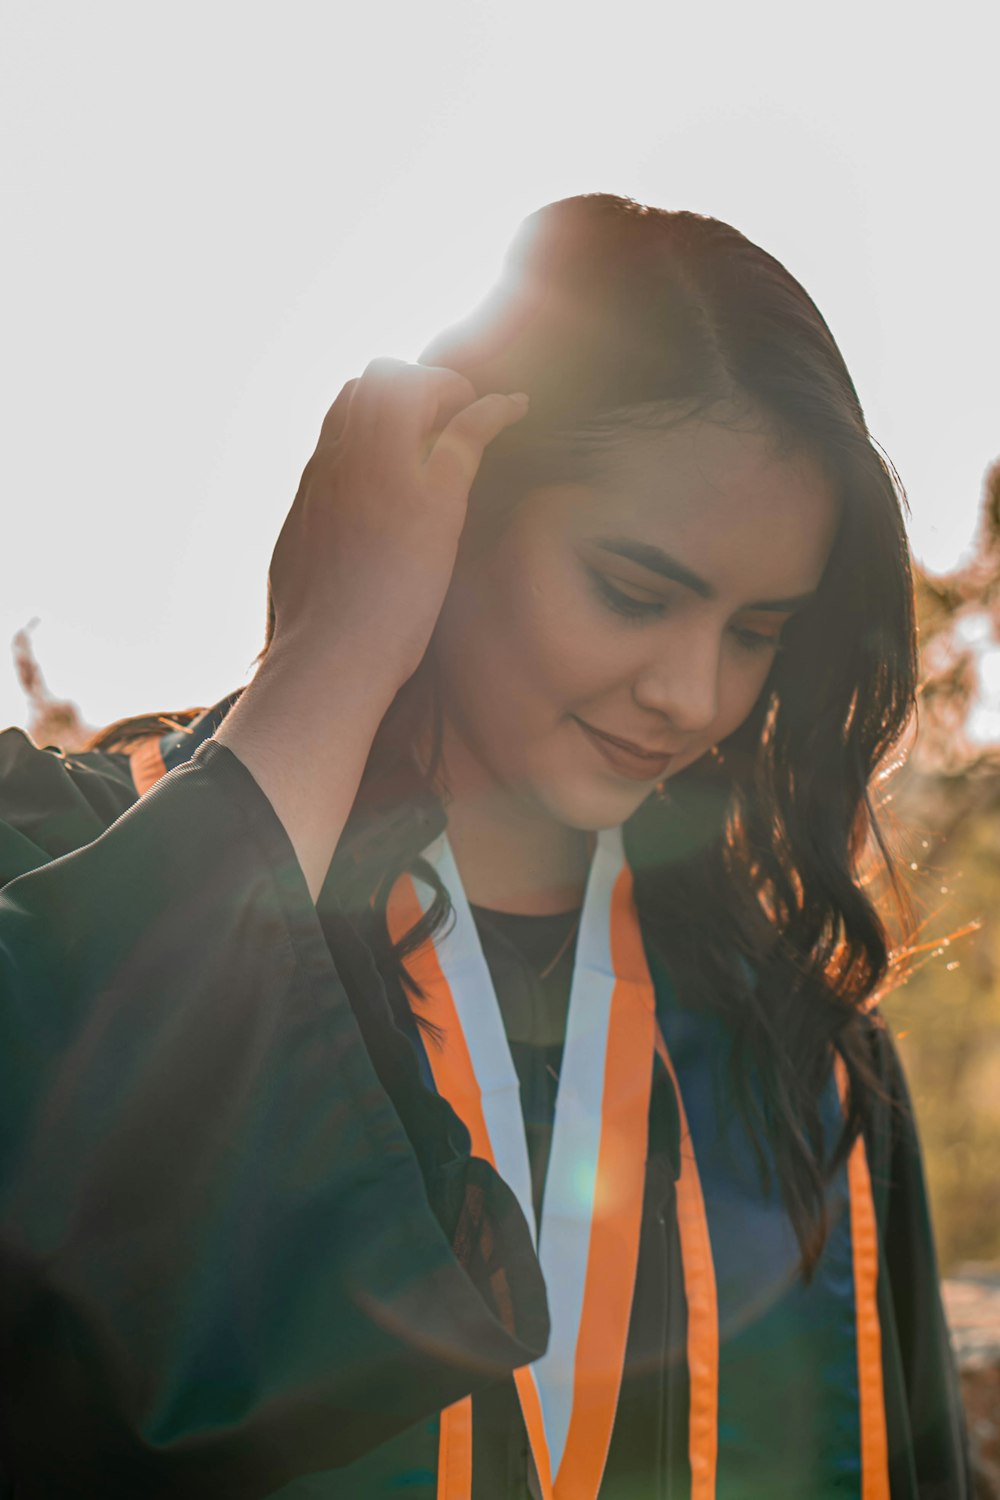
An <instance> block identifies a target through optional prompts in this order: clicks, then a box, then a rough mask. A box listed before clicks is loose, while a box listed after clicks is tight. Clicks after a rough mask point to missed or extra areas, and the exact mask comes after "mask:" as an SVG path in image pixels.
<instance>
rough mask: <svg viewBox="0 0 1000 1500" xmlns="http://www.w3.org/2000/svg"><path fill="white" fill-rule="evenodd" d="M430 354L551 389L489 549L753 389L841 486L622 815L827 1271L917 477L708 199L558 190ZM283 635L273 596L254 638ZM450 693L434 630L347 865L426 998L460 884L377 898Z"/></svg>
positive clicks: (909, 615)
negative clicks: (704, 737)
mask: <svg viewBox="0 0 1000 1500" xmlns="http://www.w3.org/2000/svg"><path fill="white" fill-rule="evenodd" d="M421 360H422V362H423V363H425V364H432V365H445V366H448V367H450V368H452V369H455V370H458V371H460V372H461V373H462V374H464V375H465V376H466V377H467V378H468V379H469V380H470V381H471V383H472V384H473V386H474V387H475V388H476V390H477V392H478V393H479V394H481V395H482V394H485V393H487V392H489V391H493V390H517V389H523V390H526V391H528V392H529V393H530V395H531V408H530V412H529V414H528V416H526V417H525V418H524V419H523V420H522V421H521V422H519V423H517V424H516V425H515V426H514V427H512V428H510V429H508V430H507V431H505V432H504V433H503V434H501V436H500V437H499V438H498V439H496V440H495V442H494V443H492V444H491V445H490V447H489V448H488V449H487V452H486V454H485V456H484V460H483V463H482V466H481V469H480V472H479V474H478V476H477V478H476V481H475V484H474V485H473V488H472V493H471V495H470V506H469V522H468V524H469V526H470V527H471V528H474V529H476V530H477V531H478V533H479V537H480V540H481V542H482V544H483V545H488V542H489V537H490V535H491V534H495V532H496V531H498V530H501V529H502V527H503V525H504V521H505V519H506V517H507V515H508V514H509V513H510V511H511V510H512V509H513V507H514V506H515V505H516V504H517V503H518V502H519V501H520V499H521V498H522V497H523V496H524V495H525V494H526V493H527V492H528V491H530V490H531V489H532V488H533V487H536V486H538V485H541V484H545V483H552V482H554V481H557V480H571V479H572V480H584V481H585V480H587V479H588V478H592V477H594V476H596V475H597V474H598V473H599V470H600V465H601V462H602V459H603V457H604V456H605V455H606V453H607V450H608V447H609V445H610V444H612V443H615V442H619V441H621V440H622V439H623V438H625V439H626V440H627V437H628V434H629V432H630V431H635V430H638V429H648V428H649V427H650V426H654V427H655V426H656V425H658V424H663V423H664V422H669V421H677V420H684V419H685V418H688V417H691V416H694V415H700V416H702V417H706V418H708V419H709V420H725V419H726V418H725V413H726V412H727V411H729V412H731V411H732V409H733V408H734V407H737V408H739V407H743V408H745V409H748V410H750V411H751V412H752V413H754V414H755V415H756V416H757V417H758V418H763V420H764V421H765V423H766V425H767V427H768V428H769V429H770V430H771V431H772V432H773V433H774V435H775V437H776V438H777V439H778V441H779V442H780V443H781V444H782V445H783V447H784V448H786V449H787V450H788V451H796V452H804V453H807V454H809V455H810V456H811V457H812V458H813V459H814V460H816V461H818V463H819V464H820V465H821V467H822V469H823V472H824V474H825V475H826V477H827V480H828V482H829V483H830V484H831V485H832V487H833V489H834V491H835V493H836V495H837V498H838V501H839V507H840V520H839V527H838V531H837V535H836V538H835V541H834V545H833V549H832V554H831V556H830V559H829V562H828V565H827V568H826V570H825V573H824V576H823V580H822V583H821V585H820V588H819V591H818V594H817V596H816V598H815V600H814V601H813V602H812V603H810V605H809V606H808V607H807V608H806V609H804V610H803V611H802V612H801V613H800V614H799V615H797V616H796V617H795V618H794V619H793V620H792V621H791V622H790V623H789V625H788V626H787V627H786V631H785V635H784V639H783V649H782V650H781V651H780V652H779V653H778V655H777V657H776V659H775V662H774V665H773V668H772V670H771V673H770V675H769V677H768V680H767V683H766V685H765V687H764V690H763V692H762V694H761V696H760V698H759V700H758V702H757V704H756V706H755V708H754V710H753V712H752V713H751V715H750V716H749V718H748V719H747V720H746V721H745V722H744V723H743V724H742V725H741V727H740V728H739V729H738V730H737V731H736V732H735V733H734V734H733V735H732V736H731V737H730V738H729V739H728V740H727V741H726V742H725V743H723V744H721V745H719V746H717V747H716V748H715V750H714V751H713V753H712V754H711V755H709V756H706V757H704V758H703V759H702V760H701V761H700V762H698V763H697V764H696V765H694V766H691V767H689V768H687V769H686V770H685V771H684V772H682V773H680V774H679V775H678V776H676V777H675V778H674V779H672V780H671V781H670V782H669V783H667V785H666V786H665V788H664V789H663V793H662V794H661V795H656V796H653V797H651V798H650V799H648V800H647V802H645V803H644V804H643V806H642V807H641V808H640V809H639V810H638V811H637V812H636V813H635V814H634V816H633V817H632V818H631V819H630V820H629V823H628V825H627V826H626V830H625V834H626V848H627V850H628V854H629V859H630V863H631V865H632V868H633V871H634V874H635V889H636V900H637V904H638V907H639V911H640V914H641V917H642V920H643V927H644V931H645V933H646V935H647V938H648V941H649V942H650V944H651V945H652V946H653V947H654V948H655V950H656V952H657V953H658V954H659V956H660V957H661V958H662V960H663V962H664V964H665V965H666V967H667V969H668V971H669V973H670V975H671V977H672V980H673V983H674V985H675V987H676V989H677V992H678V994H679V996H680V997H681V999H682V1001H683V1003H685V1004H688V1005H697V1006H701V1007H707V1008H710V1009H712V1010H714V1011H716V1012H718V1013H720V1014H721V1015H722V1016H724V1017H725V1018H726V1020H727V1022H728V1026H729V1029H730V1030H731V1033H732V1034H733V1036H734V1038H735V1043H736V1045H735V1048H734V1051H733V1071H732V1082H733V1087H734V1090H735V1096H736V1100H737V1103H738V1106H739V1109H740V1111H741V1113H742V1115H743V1117H744V1119H745V1122H746V1124H747V1126H748V1127H749V1129H750V1132H751V1136H752V1139H753V1140H754V1142H755V1143H756V1145H757V1151H758V1161H759V1164H760V1167H761V1170H762V1172H763V1173H764V1174H765V1175H766V1174H767V1173H768V1171H769V1170H770V1167H769V1165H768V1161H769V1153H768V1150H767V1149H766V1148H768V1147H769V1148H770V1161H771V1162H772V1163H773V1168H774V1170H775V1172H776V1174H777V1178H778V1181H779V1184H780V1188H781V1192H782V1194H783V1198H784V1202H785V1204H786V1207H787V1210H788V1213H789V1216H790V1218H791V1221H792V1223H793V1225H794V1228H795V1232H796V1234H797V1237H798V1240H799V1244H800V1247H801V1252H802V1263H803V1268H804V1272H805V1274H806V1276H808V1275H809V1274H811V1271H812V1269H813V1268H814V1266H815V1264H816V1260H817V1258H818V1256H819V1253H820V1251H821V1249H822V1245H823V1242H824V1239H825V1235H826V1230H827V1220H826V1212H825V1199H826V1184H827V1181H828V1180H829V1176H830V1173H831V1172H832V1171H833V1170H834V1168H835V1167H836V1166H837V1165H838V1164H839V1163H840V1162H841V1161H843V1159H844V1158H845V1156H846V1154H847V1152H848V1151H849V1149H850V1146H851V1145H852V1143H853V1141H854V1140H855V1138H856V1137H857V1134H858V1132H859V1131H860V1130H861V1129H863V1128H864V1127H865V1126H866V1125H867V1124H868V1123H869V1121H870V1118H871V1114H872V1111H873V1109H874V1107H875V1103H876V1096H877V1093H878V1082H877V1076H876V1072H875V1069H874V1066H873V1063H872V1060H871V1059H872V1052H871V1038H870V1031H871V1028H872V1024H873V1022H872V1016H871V1014H870V1007H871V1001H872V997H873V996H874V995H875V994H876V992H877V991H878V989H879V987H880V985H881V984H882V983H883V981H884V980H885V977H886V975H887V973H888V971H889V968H890V941H889V937H888V933H887V926H886V922H885V920H884V918H883V915H882V914H881V913H880V910H879V907H878V905H877V903H876V900H875V896H874V891H875V888H876V886H878V888H879V889H881V890H882V891H883V893H886V892H889V893H892V892H895V894H896V896H897V897H899V898H900V899H901V891H900V885H899V881H898V878H897V876H896V873H895V870H894V868H893V863H892V859H891V855H890V852H889V850H888V848H887V846H886V842H885V839H884V838H883V835H882V834H881V832H880V830H879V825H878V822H877V819H876V812H875V808H874V807H873V801H872V797H871V795H870V788H871V787H872V785H873V782H874V780H875V778H876V773H877V772H878V771H879V769H880V767H882V766H883V765H884V763H885V761H886V758H887V755H888V753H889V752H890V751H891V749H892V748H893V746H894V745H895V744H896V743H897V741H898V740H899V738H900V736H901V734H902V732H903V730H904V728H905V726H906V724H907V722H908V720H909V718H910V715H911V712H912V709H913V704H914V697H915V689H916V648H915V627H914V616H913V590H912V578H911V572H910V565H909V555H908V549H907V545H906V538H905V531H904V525H903V509H904V504H905V502H904V498H903V494H902V488H901V486H900V483H899V480H898V477H897V475H896V473H895V470H894V469H893V467H892V465H891V463H890V462H889V461H888V459H887V458H886V457H885V456H884V455H883V453H882V452H881V450H880V449H879V448H878V447H877V445H876V444H875V442H874V441H873V439H872V437H871V435H870V433H869V431H868V428H867V425H866V422H865V418H864V414H863V412H862V409H861V405H860V402H859V400H858V395H857V392H856V390H855V388H854V385H853V382H852V380H851V377H850V375H849V373H848V371H847V367H846V365H845V363H844V360H843V357H842V356H841V353H840V351H839V349H838V348H837V345H836V343H835V342H834V339H833V336H832V334H831V333H830V330H829V328H828V327H827V325H826V323H825V321H824V319H823V318H822V316H821V315H820V313H819V311H818V310H817V308H816V306H815V305H814V303H813V302H812V300H811V299H810V297H809V296H808V295H807V293H806V292H805V291H804V289H803V288H802V287H801V286H800V285H799V283H798V282H797V281H796V280H795V279H794V277H792V276H791V275H790V274H789V272H788V271H787V270H786V269H785V268H784V267H783V266H782V265H781V264H780V263H779V262H778V261H777V260H775V259H774V257H773V256H771V255H769V254H767V253H766V252H765V251H764V250H762V249H760V248H759V247H758V246H757V245H755V244H753V243H752V242H751V241H750V240H748V239H747V238H746V237H745V236H744V235H742V234H741V233H739V232H738V231H737V230H736V229H733V228H732V227H730V226H729V225H728V224H724V223H721V222H720V221H718V220H716V219H712V218H706V217H703V216H701V215H698V214H693V213H686V212H671V211H667V210H663V209H655V208H648V207H645V206H643V205H641V204H638V203H636V202H634V201H633V200H631V199H627V198H620V197H615V196H612V195H610V194H603V193H598V194H586V195H583V196H580V197H576V198H569V199H565V200H563V201H561V202H558V203H552V204H549V205H548V206H546V207H545V208H542V209H540V210H539V211H538V212H537V213H535V214H533V215H531V216H530V217H529V218H528V219H527V220H526V221H525V223H524V224H523V225H522V227H521V229H520V231H519V232H518V234H517V236H516V238H515V240H514V242H513V244H512V245H511V247H510V250H509V251H508V255H507V259H506V262H505V265H504V269H503V272H502V274H501V278H500V280H499V283H498V285H497V286H496V288H495V289H494V291H493V292H492V293H491V295H490V296H489V297H488V298H487V300H486V301H485V302H484V303H483V304H482V305H481V306H480V307H479V308H478V309H477V310H476V312H475V313H474V314H473V315H472V316H471V317H470V318H469V319H467V320H466V321H465V322H464V323H462V324H460V325H458V326H457V327H456V328H453V329H451V330H449V331H448V332H446V333H444V334H442V335H441V336H440V337H439V338H438V339H436V340H435V341H434V342H433V343H432V344H431V345H430V346H429V347H428V348H427V349H426V350H425V351H424V353H423V354H422V355H421ZM273 629H274V613H273V609H272V608H271V607H270V600H269V605H268V624H267V631H266V636H265V643H264V648H263V651H262V652H261V658H262V657H263V655H264V654H265V653H266V651H267V649H268V647H269V645H270V641H271V638H272V634H273ZM258 659H260V658H258ZM192 713H193V711H188V712H187V713H184V714H181V715H178V716H175V718H174V720H173V722H174V724H177V723H181V724H183V723H185V722H187V721H189V719H190V717H191V716H192ZM440 714H441V702H440V693H439V690H438V685H437V680H436V675H435V670H434V652H433V643H432V648H431V650H429V652H428V654H427V656H426V658H425V660H424V663H423V664H422V666H421V667H420V669H419V670H418V671H417V673H416V674H415V675H414V677H413V678H411V680H410V681H409V682H408V683H407V684H406V685H405V687H404V688H403V689H402V690H401V692H400V693H399V695H398V697H397V699H396V701H395V703H394V704H393V705H392V708H391V709H390V711H389V713H388V714H387V715H386V718H385V720H384V721H383V723H382V725H381V727H380V729H379V731H378V734H377V736H376V738H375V741H374V743H373V746H372V749H371V753H370V756H369V760H368V764H367V767H366V770H365V773H364V776H363V779H362V782H361V786H360V788H359V791H358V795H357V799H356V802H355V806H354V810H353V812H352V814H351V818H350V820H349V822H348V825H347V828H346V829H345V833H344V837H343V839H342V840H341V844H340V846H339V847H338V851H337V854H336V855H335V857H334V861H333V865H332V866H331V873H330V877H329V878H330V879H331V880H332V881H334V882H335V883H336V884H337V885H338V893H339V894H340V895H341V898H342V899H343V900H345V901H346V903H347V904H348V906H351V905H353V906H354V907H355V909H357V910H359V911H360V910H362V909H364V910H365V911H366V912H368V911H369V910H372V909H373V910H374V920H375V923H376V929H375V930H376V937H375V941H376V944H377V946H378V948H379V950H380V951H379V955H378V956H379V961H380V964H381V965H383V966H384V967H386V968H388V969H391V970H394V972H395V973H396V975H397V976H398V978H399V979H400V980H401V981H402V984H401V986H400V987H399V993H400V994H401V995H406V994H408V995H409V997H410V1000H409V1002H408V1003H412V1004H413V1006H414V1011H415V1013H416V1014H418V1017H419V1005H418V1004H417V1003H416V1000H415V990H414V988H413V986H412V985H409V988H407V986H408V976H407V974H406V958H407V955H408V954H409V953H411V952H412V951H413V950H414V948H416V947H417V946H418V945H419V944H420V943H421V942H422V941H424V940H425V939H426V937H427V936H428V935H429V934H430V933H432V932H434V931H436V930H437V929H438V928H439V927H440V925H441V924H442V923H444V922H445V921H446V919H447V917H448V915H449V910H450V907H449V901H448V894H447V892H446V891H444V890H443V889H442V888H441V887H440V885H438V886H437V894H436V898H435V900H434V902H433V904H432V906H431V908H430V910H429V911H428V912H427V913H426V914H425V916H424V918H423V920H422V921H421V922H420V924H419V925H418V926H417V927H416V928H414V929H413V930H412V931H411V932H410V933H408V934H407V935H406V937H405V938H404V940H403V941H402V942H401V943H399V944H397V945H396V946H395V947H393V946H392V945H391V944H390V942H389V938H388V934H387V931H386V927H385V906H386V902H387V899H388V894H389V891H390V890H391V888H392V885H393V883H394V881H395V880H396V878H397V877H398V875H399V874H400V873H401V872H402V871H403V870H405V869H409V870H411V871H413V870H419V871H420V873H421V874H422V875H424V876H425V877H429V875H430V872H429V869H428V867H427V866H426V865H425V864H424V863H423V862H422V861H421V860H420V853H421V850H422V848H423V847H425V845H426V841H427V812H428V809H429V808H430V807H431V806H433V805H438V804H439V798H438V792H437V791H436V787H437V786H439V785H440V779H439V773H440V770H441V767H440V759H439V753H438V752H439V746H440ZM165 722H168V720H167V718H166V716H149V717H146V718H142V719H135V720H124V721H121V722H120V723H119V724H116V725H112V726H111V727H110V728H109V729H107V730H105V731H103V732H102V733H101V734H100V735H98V736H97V737H96V738H95V740H94V741H93V742H92V746H91V747H92V748H104V749H110V748H121V747H122V746H123V745H125V744H127V743H128V742H129V740H130V739H135V738H137V737H139V736H141V735H142V734H149V733H154V732H155V733H161V732H162V726H163V724H164V723H165ZM428 731H429V732H430V736H431V742H432V744H433V745H434V746H435V753H434V754H433V755H432V757H431V761H430V764H429V765H428V764H427V762H426V759H425V760H424V761H423V762H422V767H423V768H422V767H421V763H418V760H417V758H416V755H415V753H414V752H415V746H416V744H417V742H418V740H421V741H423V742H424V743H426V737H427V734H428ZM873 854H874V856H876V857H877V861H878V864H879V865H880V870H881V879H879V880H874V879H873V877H872V874H871V869H870V866H871V861H872V856H873ZM834 1053H837V1054H839V1055H840V1057H841V1058H842V1060H843V1063H844V1065H845V1067H846V1072H847V1076H848V1080H849V1091H848V1098H847V1107H846V1110H845V1124H844V1129H843V1132H842V1134H841V1136H840V1139H839V1141H838V1142H837V1145H836V1148H835V1149H834V1150H833V1151H831V1150H830V1149H829V1148H828V1145H826V1144H825V1143H824V1138H823V1129H822V1123H821V1117H820V1099H821V1094H822V1089H823V1087H824V1085H825V1083H826V1081H827V1080H828V1078H829V1070H830V1064H831V1057H832V1055H833V1054H834ZM754 1080H756V1085H755V1083H754Z"/></svg>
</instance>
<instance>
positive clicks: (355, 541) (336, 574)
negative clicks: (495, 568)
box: [270, 359, 528, 687]
mask: <svg viewBox="0 0 1000 1500" xmlns="http://www.w3.org/2000/svg"><path fill="white" fill-rule="evenodd" d="M527 404H528V403H527V397H523V396H522V397H517V396H514V397H512V396H506V395H500V394H496V395H490V396H483V397H480V398H478V399H477V397H476V392H475V390H474V388H473V386H472V385H471V384H470V383H469V381H467V380H466V379H465V377H464V376H462V375H458V374H456V373H455V372H454V371H453V370H446V369H435V368H427V367H426V366H423V365H411V364H405V363H403V362H402V361H401V360H395V359H376V360H373V361H372V362H371V364H369V365H368V367H367V368H366V370H365V372H364V374H363V375H362V376H361V377H360V379H359V380H352V381H349V382H348V384H347V385H345V387H344V389H343V390H342V391H341V393H340V395H339V396H338V397H337V399H336V401H335V402H334V404H333V406H332V407H331V408H330V410H329V412H328V413H327V416H326V419H325V421H324V423H323V428H322V431H321V433H320V437H319V442H318V443H317V445H316V451H315V453H314V454H313V456H312V458H311V459H310V460H309V462H308V464H307V465H306V468H305V471H304V473H303V475H302V481H301V483H300V485H299V490H298V494H297V495H296V497H295V501H294V503H293V505H292V508H291V510H290V511H289V513H288V516H287V518H286V520H285V524H284V526H283V527H282V530H281V534H280V536H279V537H278V541H277V545H276V546H275V549H274V555H273V557H272V560H271V572H270V585H271V597H272V600H273V604H274V609H275V641H276V642H291V641H295V642H297V643H299V644H300V645H301V646H302V648H303V649H307V650H308V652H309V654H310V656H312V657H313V658H314V659H315V655H316V652H317V651H319V652H320V653H321V654H323V653H325V652H326V651H327V650H329V651H330V652H331V653H337V652H342V651H343V650H344V649H345V647H346V648H347V649H351V650H357V651H360V653H361V654H362V656H363V657H364V658H365V659H367V660H369V661H370V662H371V663H372V665H373V666H375V665H376V664H377V665H378V667H379V668H380V669H382V668H384V669H385V671H387V672H388V673H389V674H391V675H392V676H393V677H395V678H397V679H398V680H397V681H396V683H395V685H396V686H397V687H398V686H400V685H401V684H402V682H404V681H405V680H406V678H407V677H409V676H410V675H411V673H412V672H413V671H415V670H416V667H417V666H418V664H419V662H420V660H421V658H422V656H423V654H424V652H425V650H426V648H427V643H428V641H429V640H430V636H431V632H432V631H433V629H434V624H435V621H436V620H437V617H438V614H439V613H440V610H441V606H442V604H443V602H444V597H445V594H446V592H447V589H448V584H449V582H450V580H451V575H452V571H453V569H454V565H455V556H456V553H457V550H458V542H459V537H460V535H461V532H462V527H463V525H464V523H465V515H466V507H467V503H468V497H469V489H470V487H471V485H472V481H473V480H474V478H475V476H476V473H477V471H478V469H479V464H480V461H481V459H482V456H483V451H484V449H485V448H486V445H487V444H488V443H489V442H490V441H491V440H492V439H493V438H495V437H496V436H497V434H498V433H500V432H501V431H502V430H503V429H504V428H505V427H509V426H510V425H511V424H512V423H513V422H516V421H517V420H518V419H519V418H520V417H522V416H523V415H524V413H525V411H526V410H527ZM306 643H308V645H307V644H306Z"/></svg>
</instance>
